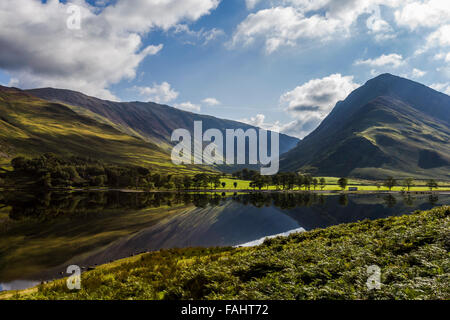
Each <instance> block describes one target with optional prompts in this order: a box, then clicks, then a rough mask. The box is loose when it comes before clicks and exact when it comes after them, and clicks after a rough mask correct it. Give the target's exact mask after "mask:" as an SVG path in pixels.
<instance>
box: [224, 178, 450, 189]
mask: <svg viewBox="0 0 450 320" xmlns="http://www.w3.org/2000/svg"><path fill="white" fill-rule="evenodd" d="M320 178H321V177H318V178H317V179H318V180H319V179H320ZM324 178H325V180H326V182H327V185H326V186H325V188H324V189H323V191H341V190H342V189H341V187H339V186H338V184H337V181H338V180H339V178H335V177H324ZM220 181H221V182H225V183H226V186H225V188H222V186H221V187H220V188H217V190H232V189H236V190H251V189H250V181H246V180H239V179H231V178H223V179H221V180H220ZM234 182H237V183H238V186H237V187H236V188H235V187H234V185H233V184H234ZM380 183H381V182H380ZM425 183H426V182H425V181H417V182H416V184H417V185H418V186H416V187H412V188H411V189H410V191H411V192H428V191H430V189H429V188H428V187H426V186H425ZM439 185H440V186H439V188H437V189H434V191H450V185H449V184H448V183H445V184H444V183H443V182H441V183H439ZM350 187H356V188H358V191H389V189H388V188H386V187H384V186H383V187H381V188H379V189H378V188H377V186H376V185H375V183H374V182H373V181H368V180H358V179H349V185H348V186H347V188H346V190H348V188H350ZM262 190H271V191H273V190H277V188H276V187H275V186H270V187H269V188H268V189H267V187H265V188H263V189H262ZM298 190H300V189H299V188H298V187H296V188H294V191H298ZM301 190H304V188H302V189H301ZM311 190H314V187H312V186H311ZM316 190H317V191H320V190H322V189H321V188H320V186H317V188H316ZM392 191H396V192H400V191H406V189H405V188H404V187H402V186H397V187H394V188H392Z"/></svg>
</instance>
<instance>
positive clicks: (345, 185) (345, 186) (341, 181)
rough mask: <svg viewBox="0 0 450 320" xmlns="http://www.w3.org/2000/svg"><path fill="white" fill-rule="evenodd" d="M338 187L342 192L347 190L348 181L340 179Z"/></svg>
mask: <svg viewBox="0 0 450 320" xmlns="http://www.w3.org/2000/svg"><path fill="white" fill-rule="evenodd" d="M338 185H339V187H341V188H342V190H345V188H347V185H348V180H347V178H340V179H339V180H338Z"/></svg>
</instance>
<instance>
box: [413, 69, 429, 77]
mask: <svg viewBox="0 0 450 320" xmlns="http://www.w3.org/2000/svg"><path fill="white" fill-rule="evenodd" d="M426 74H427V73H426V71H422V70H420V69H416V68H414V69H413V71H412V73H411V76H412V77H413V78H422V77H423V76H425V75H426Z"/></svg>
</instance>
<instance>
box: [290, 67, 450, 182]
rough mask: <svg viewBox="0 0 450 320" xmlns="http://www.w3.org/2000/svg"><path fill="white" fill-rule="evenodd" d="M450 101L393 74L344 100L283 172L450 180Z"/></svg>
mask: <svg viewBox="0 0 450 320" xmlns="http://www.w3.org/2000/svg"><path fill="white" fill-rule="evenodd" d="M449 128H450V97H449V96H447V95H445V94H443V93H440V92H437V91H435V90H433V89H431V88H428V87H426V86H424V85H421V84H419V83H416V82H413V81H410V80H407V79H403V78H400V77H396V76H393V75H390V74H384V75H381V76H379V77H377V78H375V79H372V80H370V81H368V82H367V83H366V84H365V85H364V86H362V87H360V88H358V89H357V90H355V91H354V92H352V93H351V94H350V95H349V96H348V97H347V99H345V100H344V101H341V102H339V103H338V104H337V105H336V107H335V108H334V109H333V111H332V112H331V113H330V114H329V115H328V117H327V118H326V119H325V120H324V121H323V122H322V123H321V125H320V126H319V127H318V128H317V129H316V130H315V131H314V132H312V133H311V134H310V135H309V136H307V137H306V138H305V139H303V140H302V141H301V142H300V143H299V144H298V146H297V147H296V148H294V149H293V150H291V151H290V152H288V153H287V154H285V155H284V156H283V158H282V160H281V168H282V169H284V170H287V171H294V170H301V171H306V172H309V173H311V174H314V175H325V176H350V177H359V178H368V179H380V178H386V177H387V176H394V177H397V178H405V177H415V178H422V179H428V178H437V179H442V180H450V174H449V172H450V143H449V142H450V129H449Z"/></svg>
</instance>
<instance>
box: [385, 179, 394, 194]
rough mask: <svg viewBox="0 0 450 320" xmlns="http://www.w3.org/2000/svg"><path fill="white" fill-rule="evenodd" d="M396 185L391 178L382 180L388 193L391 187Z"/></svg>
mask: <svg viewBox="0 0 450 320" xmlns="http://www.w3.org/2000/svg"><path fill="white" fill-rule="evenodd" d="M396 185H397V181H396V180H395V179H394V178H393V177H389V178H387V179H386V180H384V186H385V187H386V188H388V189H389V191H391V190H392V188H393V187H395V186H396Z"/></svg>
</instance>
